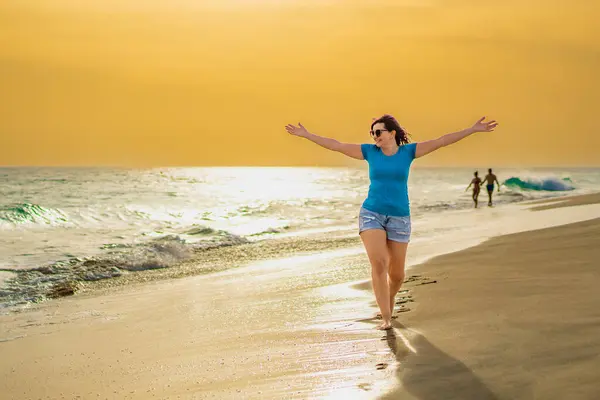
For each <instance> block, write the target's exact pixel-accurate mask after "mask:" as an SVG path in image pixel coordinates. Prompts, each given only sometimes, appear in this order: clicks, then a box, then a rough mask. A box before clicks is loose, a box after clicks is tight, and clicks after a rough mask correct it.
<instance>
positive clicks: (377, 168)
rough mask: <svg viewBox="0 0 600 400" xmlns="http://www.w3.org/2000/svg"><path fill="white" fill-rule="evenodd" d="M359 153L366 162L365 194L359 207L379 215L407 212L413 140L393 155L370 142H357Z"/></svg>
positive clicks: (413, 149) (413, 153) (413, 151)
mask: <svg viewBox="0 0 600 400" xmlns="http://www.w3.org/2000/svg"><path fill="white" fill-rule="evenodd" d="M360 149H361V150H362V154H363V157H364V158H365V160H367V162H368V163H369V179H370V180H371V184H370V185H369V195H368V196H367V198H366V200H365V201H364V203H363V207H364V208H365V209H367V210H369V211H373V212H376V213H379V214H383V215H390V216H394V217H407V216H410V204H409V201H408V172H409V170H410V164H411V163H412V161H413V160H414V159H415V152H416V150H417V144H416V143H409V144H405V145H403V146H400V147H399V148H398V151H397V152H396V154H394V155H393V156H386V155H385V154H383V151H381V149H380V148H379V147H377V146H375V145H374V144H361V145H360Z"/></svg>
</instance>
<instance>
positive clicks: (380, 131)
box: [371, 129, 389, 137]
mask: <svg viewBox="0 0 600 400" xmlns="http://www.w3.org/2000/svg"><path fill="white" fill-rule="evenodd" d="M382 132H389V131H388V130H387V129H375V130H374V131H371V136H375V137H379V136H381V133H382Z"/></svg>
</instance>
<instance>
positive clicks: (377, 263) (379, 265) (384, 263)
mask: <svg viewBox="0 0 600 400" xmlns="http://www.w3.org/2000/svg"><path fill="white" fill-rule="evenodd" d="M389 265H390V260H389V258H386V257H376V258H373V259H372V260H371V267H372V268H373V272H375V273H376V274H385V273H387V272H388V270H389Z"/></svg>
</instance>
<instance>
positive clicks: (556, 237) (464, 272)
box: [386, 219, 600, 399]
mask: <svg viewBox="0 0 600 400" xmlns="http://www.w3.org/2000/svg"><path fill="white" fill-rule="evenodd" d="M598 243H600V219H594V220H592V221H588V222H581V223H576V224H572V225H566V226H561V227H556V228H548V229H543V230H538V231H532V232H525V233H518V234H514V235H507V236H503V237H498V238H494V239H491V240H490V241H487V242H486V243H484V244H482V245H480V246H476V247H474V248H471V249H467V250H464V251H460V252H457V253H454V254H450V255H445V256H442V257H439V258H436V259H434V260H431V261H430V262H428V263H426V264H425V265H423V266H422V268H419V272H420V273H421V274H424V275H427V276H428V277H429V278H432V279H435V280H437V283H436V284H432V285H427V286H420V287H415V288H413V289H412V291H413V296H414V298H415V299H416V307H413V312H411V313H407V314H406V315H405V316H403V318H402V325H400V324H398V325H397V327H398V328H400V329H399V330H400V331H401V332H404V334H405V335H407V336H408V337H411V343H412V345H413V346H414V347H415V349H416V353H411V355H409V356H408V357H406V356H401V357H399V360H398V361H399V362H400V365H401V368H400V369H399V370H398V373H397V378H398V379H399V381H400V382H401V383H402V386H403V387H402V388H401V389H399V390H398V391H396V392H395V393H391V394H390V395H389V396H386V398H390V399H392V398H416V399H430V398H432V399H433V398H456V399H496V398H498V399H597V398H598V395H599V394H600V382H599V380H598V373H599V371H600V335H598V332H600V311H599V310H598V304H600V291H599V290H598V287H599V286H600V273H599V271H598V269H599V268H600V261H599V260H600V247H599V246H598ZM417 331H418V332H421V333H417ZM400 354H402V353H401V352H400ZM442 393H443V394H444V395H441V396H440V394H442ZM407 394H410V395H412V397H410V396H408V395H407ZM438 396H439V397H438Z"/></svg>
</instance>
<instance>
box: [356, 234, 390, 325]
mask: <svg viewBox="0 0 600 400" xmlns="http://www.w3.org/2000/svg"><path fill="white" fill-rule="evenodd" d="M360 238H361V239H362V241H363V244H364V245H365V249H366V250H367V255H368V256H369V261H370V262H371V278H372V279H373V292H375V300H376V301H377V305H378V306H379V310H380V311H381V317H382V319H383V322H382V323H381V325H380V326H379V327H378V329H389V328H391V327H392V311H391V310H390V294H389V286H388V277H387V275H388V266H389V262H390V255H389V254H388V248H387V245H386V241H387V234H386V232H385V231H384V230H382V229H368V230H366V231H362V232H361V233H360Z"/></svg>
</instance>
